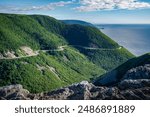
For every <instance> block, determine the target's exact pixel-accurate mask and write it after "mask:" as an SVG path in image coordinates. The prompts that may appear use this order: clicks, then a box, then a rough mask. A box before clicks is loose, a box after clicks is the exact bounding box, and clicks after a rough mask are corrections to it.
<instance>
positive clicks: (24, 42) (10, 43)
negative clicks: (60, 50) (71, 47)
mask: <svg viewBox="0 0 150 117" xmlns="http://www.w3.org/2000/svg"><path fill="white" fill-rule="evenodd" d="M0 41H1V43H0V52H4V51H6V50H16V49H18V48H19V47H21V46H30V47H31V48H33V49H50V48H57V47H58V46H59V45H64V44H65V43H66V42H65V40H64V39H62V38H61V37H60V36H57V35H55V34H53V33H51V32H49V31H47V30H46V29H45V28H43V27H42V26H41V25H40V24H39V23H38V22H36V21H35V20H34V19H32V18H31V17H30V16H27V15H9V14H0Z"/></svg>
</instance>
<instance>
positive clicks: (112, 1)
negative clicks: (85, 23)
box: [75, 0, 150, 11]
mask: <svg viewBox="0 0 150 117" xmlns="http://www.w3.org/2000/svg"><path fill="white" fill-rule="evenodd" d="M79 2H80V4H81V6H79V7H76V8H75V9H76V10H78V11H99V10H114V9H128V10H133V9H142V8H150V3H148V2H140V1H139V0H79Z"/></svg>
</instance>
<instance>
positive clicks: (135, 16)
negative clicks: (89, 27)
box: [0, 0, 150, 24]
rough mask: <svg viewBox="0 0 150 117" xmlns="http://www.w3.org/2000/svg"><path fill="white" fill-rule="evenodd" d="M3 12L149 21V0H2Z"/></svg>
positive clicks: (0, 9)
mask: <svg viewBox="0 0 150 117" xmlns="http://www.w3.org/2000/svg"><path fill="white" fill-rule="evenodd" d="M0 12H1V13H18V14H43V15H49V16H52V17H55V18H57V19H78V20H85V21H88V22H92V23H105V24H108V23H109V24H150V0H24V1H23V0H0Z"/></svg>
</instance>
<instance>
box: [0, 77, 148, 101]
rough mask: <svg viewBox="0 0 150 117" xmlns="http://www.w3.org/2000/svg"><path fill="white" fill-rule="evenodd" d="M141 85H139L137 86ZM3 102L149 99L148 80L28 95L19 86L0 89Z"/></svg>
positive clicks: (83, 84) (85, 83)
mask: <svg viewBox="0 0 150 117" xmlns="http://www.w3.org/2000/svg"><path fill="white" fill-rule="evenodd" d="M139 83H141V85H140V84H139ZM0 99H2V100H4V99H7V100H126V99H127V100H136V99H138V100H139V99H144V100H149V99H150V80H140V79H138V80H133V81H131V80H129V81H127V80H125V81H122V82H120V83H119V84H118V86H114V87H104V86H103V87H100V86H94V85H93V84H91V83H89V82H87V81H83V82H81V83H78V84H74V85H71V86H69V87H66V88H62V89H59V90H56V91H52V92H45V93H39V94H32V93H29V91H27V90H26V89H23V87H22V86H21V85H10V86H6V87H1V88H0Z"/></svg>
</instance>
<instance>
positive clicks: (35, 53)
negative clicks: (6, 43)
mask: <svg viewBox="0 0 150 117" xmlns="http://www.w3.org/2000/svg"><path fill="white" fill-rule="evenodd" d="M69 46H72V47H80V48H84V49H88V50H120V49H122V48H123V47H122V46H120V47H118V48H113V49H108V48H92V47H85V46H80V45H64V46H59V47H58V48H57V49H51V50H37V51H34V54H32V55H26V56H20V57H13V58H6V57H3V58H0V60H14V59H21V58H29V57H34V56H38V55H39V53H40V52H44V53H46V52H60V51H64V50H65V47H69Z"/></svg>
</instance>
